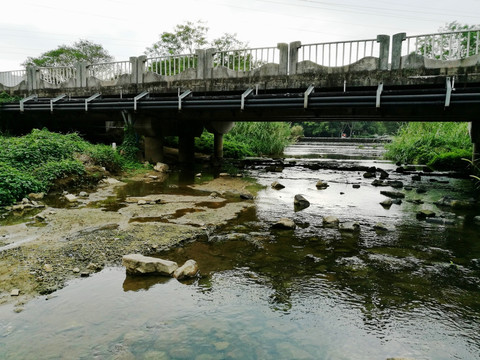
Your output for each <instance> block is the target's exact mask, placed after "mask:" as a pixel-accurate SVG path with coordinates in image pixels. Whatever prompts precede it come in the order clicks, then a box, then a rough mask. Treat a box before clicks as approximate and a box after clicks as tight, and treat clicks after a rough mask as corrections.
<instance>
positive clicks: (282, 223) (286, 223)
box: [272, 218, 297, 230]
mask: <svg viewBox="0 0 480 360" xmlns="http://www.w3.org/2000/svg"><path fill="white" fill-rule="evenodd" d="M296 227H297V226H296V225H295V222H294V221H293V220H292V219H288V218H281V219H279V220H278V221H277V222H276V223H275V224H273V225H272V228H273V229H280V230H293V229H295V228H296Z"/></svg>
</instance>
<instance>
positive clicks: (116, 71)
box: [87, 61, 132, 81]
mask: <svg viewBox="0 0 480 360" xmlns="http://www.w3.org/2000/svg"><path fill="white" fill-rule="evenodd" d="M87 73H88V76H92V77H95V78H97V79H99V80H103V81H112V80H116V79H118V78H119V77H120V76H121V75H130V74H132V63H131V62H130V61H115V62H108V63H98V64H92V65H88V66H87Z"/></svg>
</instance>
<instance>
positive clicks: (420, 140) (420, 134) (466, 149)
mask: <svg viewBox="0 0 480 360" xmlns="http://www.w3.org/2000/svg"><path fill="white" fill-rule="evenodd" d="M385 147H386V149H387V153H386V157H387V158H388V159H391V160H394V161H399V162H402V163H405V164H425V165H428V166H431V167H433V168H436V169H457V170H458V169H465V168H466V163H465V161H463V160H462V158H470V157H471V154H472V144H471V140H470V135H469V131H468V124H467V123H453V122H442V123H439V122H429V123H422V122H410V123H408V124H406V125H404V126H403V127H402V128H400V130H399V131H398V134H397V135H396V136H395V137H394V138H393V141H392V143H390V144H388V145H386V146H385Z"/></svg>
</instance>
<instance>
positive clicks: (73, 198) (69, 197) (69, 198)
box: [65, 194, 78, 203]
mask: <svg viewBox="0 0 480 360" xmlns="http://www.w3.org/2000/svg"><path fill="white" fill-rule="evenodd" d="M65 199H67V201H68V202H71V203H74V202H77V201H78V198H77V197H76V196H75V195H73V194H67V195H65Z"/></svg>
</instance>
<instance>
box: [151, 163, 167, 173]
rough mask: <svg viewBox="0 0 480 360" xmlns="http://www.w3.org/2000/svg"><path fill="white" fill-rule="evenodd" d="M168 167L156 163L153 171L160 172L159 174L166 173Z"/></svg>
mask: <svg viewBox="0 0 480 360" xmlns="http://www.w3.org/2000/svg"><path fill="white" fill-rule="evenodd" d="M168 169H169V168H168V165H167V164H163V163H160V162H158V163H157V164H156V165H155V166H154V167H153V170H155V171H157V172H160V173H165V172H167V171H168Z"/></svg>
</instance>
